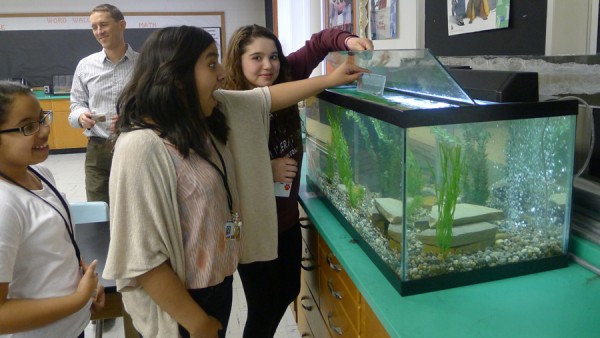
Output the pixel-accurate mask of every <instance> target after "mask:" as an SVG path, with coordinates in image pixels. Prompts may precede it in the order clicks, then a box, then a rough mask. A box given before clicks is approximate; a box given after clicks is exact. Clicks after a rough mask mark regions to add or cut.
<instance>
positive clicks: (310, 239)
mask: <svg viewBox="0 0 600 338" xmlns="http://www.w3.org/2000/svg"><path fill="white" fill-rule="evenodd" d="M298 210H299V211H300V226H301V229H302V239H304V241H305V242H306V246H307V248H308V250H309V251H310V252H311V253H312V255H313V256H314V257H317V253H318V239H319V231H318V230H317V229H316V228H315V226H314V225H313V224H312V221H311V220H310V219H309V218H308V215H306V213H305V212H304V209H302V207H301V206H300V205H298Z"/></svg>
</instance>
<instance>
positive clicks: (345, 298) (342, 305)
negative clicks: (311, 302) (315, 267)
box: [319, 269, 360, 336]
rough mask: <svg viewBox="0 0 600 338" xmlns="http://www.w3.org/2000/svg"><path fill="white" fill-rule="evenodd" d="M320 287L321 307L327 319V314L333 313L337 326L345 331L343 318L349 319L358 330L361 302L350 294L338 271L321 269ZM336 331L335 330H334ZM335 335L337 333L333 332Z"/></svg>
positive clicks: (333, 321)
mask: <svg viewBox="0 0 600 338" xmlns="http://www.w3.org/2000/svg"><path fill="white" fill-rule="evenodd" d="M319 289H320V290H321V298H320V303H319V305H320V308H321V313H322V314H323V317H324V318H325V319H326V321H327V319H328V318H327V316H329V315H330V313H333V315H334V317H335V320H331V322H332V323H334V325H335V326H340V327H342V329H343V331H346V330H347V329H346V328H345V327H344V326H345V325H343V320H344V319H345V320H347V321H348V323H350V324H351V326H352V328H353V329H354V330H355V331H357V332H358V330H359V322H360V307H359V305H360V303H359V302H358V300H357V299H355V298H353V297H352V296H350V293H349V292H348V289H347V288H346V287H345V286H344V285H343V283H342V282H341V279H339V278H338V276H337V275H336V272H334V271H331V270H330V271H328V269H321V270H319ZM332 333H335V332H332ZM332 335H333V336H335V334H332Z"/></svg>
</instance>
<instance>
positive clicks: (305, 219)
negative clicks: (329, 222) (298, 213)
mask: <svg viewBox="0 0 600 338" xmlns="http://www.w3.org/2000/svg"><path fill="white" fill-rule="evenodd" d="M298 222H300V227H301V228H303V229H312V228H314V227H315V226H314V225H313V224H312V223H311V221H310V218H308V217H300V219H299V220H298ZM303 222H306V223H303Z"/></svg>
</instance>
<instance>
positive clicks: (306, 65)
mask: <svg viewBox="0 0 600 338" xmlns="http://www.w3.org/2000/svg"><path fill="white" fill-rule="evenodd" d="M367 49H368V50H372V49H373V42H372V41H371V40H369V39H366V38H359V37H358V36H356V35H353V34H351V33H350V32H347V31H345V30H341V29H337V28H326V29H324V30H322V31H320V32H317V33H315V34H313V35H312V36H311V37H310V40H307V41H306V42H305V43H304V46H302V47H301V48H300V49H298V50H296V51H295V52H292V53H290V54H289V55H288V56H286V58H287V60H288V63H289V64H290V69H291V73H292V78H293V79H296V80H301V79H306V78H307V77H309V76H310V73H312V71H313V70H314V69H315V68H316V67H317V66H318V65H319V64H320V63H321V61H323V59H324V58H325V56H327V53H329V52H333V51H343V50H353V51H360V50H367Z"/></svg>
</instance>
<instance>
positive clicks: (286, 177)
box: [271, 157, 298, 183]
mask: <svg viewBox="0 0 600 338" xmlns="http://www.w3.org/2000/svg"><path fill="white" fill-rule="evenodd" d="M271 170H272V171H273V181H275V182H284V183H292V181H293V180H294V177H296V173H297V172H298V163H297V162H296V160H294V159H293V158H289V157H279V158H276V159H273V160H271Z"/></svg>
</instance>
